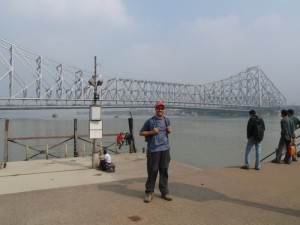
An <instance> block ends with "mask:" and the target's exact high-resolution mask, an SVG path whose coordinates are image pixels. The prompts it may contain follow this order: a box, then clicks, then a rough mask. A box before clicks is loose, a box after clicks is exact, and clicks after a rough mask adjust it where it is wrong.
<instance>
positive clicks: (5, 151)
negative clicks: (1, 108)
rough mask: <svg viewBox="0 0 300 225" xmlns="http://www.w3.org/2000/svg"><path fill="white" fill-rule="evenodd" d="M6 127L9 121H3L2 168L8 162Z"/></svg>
mask: <svg viewBox="0 0 300 225" xmlns="http://www.w3.org/2000/svg"><path fill="white" fill-rule="evenodd" d="M8 126H9V120H8V119H5V126H4V152H3V168H6V164H7V162H8Z"/></svg>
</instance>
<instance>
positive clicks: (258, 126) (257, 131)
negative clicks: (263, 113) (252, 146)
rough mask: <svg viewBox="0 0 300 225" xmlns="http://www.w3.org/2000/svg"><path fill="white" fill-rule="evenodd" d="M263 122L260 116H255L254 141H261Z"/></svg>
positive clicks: (263, 131) (263, 130)
mask: <svg viewBox="0 0 300 225" xmlns="http://www.w3.org/2000/svg"><path fill="white" fill-rule="evenodd" d="M264 133H265V123H264V121H263V119H262V118H260V117H256V118H254V121H253V138H254V141H255V142H257V143H258V142H261V141H262V140H263V139H264Z"/></svg>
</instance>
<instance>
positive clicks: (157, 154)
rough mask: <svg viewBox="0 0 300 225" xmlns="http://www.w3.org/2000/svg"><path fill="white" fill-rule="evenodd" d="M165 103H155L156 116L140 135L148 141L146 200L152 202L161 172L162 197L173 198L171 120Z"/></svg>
mask: <svg viewBox="0 0 300 225" xmlns="http://www.w3.org/2000/svg"><path fill="white" fill-rule="evenodd" d="M164 112H165V103H164V102H161V101H159V102H157V103H156V105H155V113H156V114H155V116H153V117H151V118H150V119H148V120H147V121H146V122H145V124H144V126H143V127H142V129H141V130H140V136H144V137H145V141H146V142H147V172H148V179H147V181H146V184H145V187H146V190H145V192H146V196H145V198H144V201H145V202H147V203H148V202H151V200H152V199H153V193H154V189H155V182H156V178H157V174H158V172H159V190H160V192H161V197H162V198H163V199H165V200H167V201H171V200H172V198H171V197H170V195H169V189H168V168H169V163H170V160H171V157H170V145H169V138H168V134H169V133H171V131H172V128H171V126H170V120H169V119H168V118H166V117H164Z"/></svg>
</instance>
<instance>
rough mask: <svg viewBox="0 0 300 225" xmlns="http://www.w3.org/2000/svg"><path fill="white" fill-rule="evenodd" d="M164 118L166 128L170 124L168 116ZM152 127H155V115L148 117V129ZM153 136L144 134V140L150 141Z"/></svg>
mask: <svg viewBox="0 0 300 225" xmlns="http://www.w3.org/2000/svg"><path fill="white" fill-rule="evenodd" d="M164 120H165V123H166V128H167V127H168V126H170V120H169V118H166V117H164ZM154 127H157V124H156V119H155V116H153V117H152V118H151V119H150V130H153V128H154ZM167 135H168V133H167ZM153 137H154V135H149V136H145V142H148V143H150V142H152V140H153Z"/></svg>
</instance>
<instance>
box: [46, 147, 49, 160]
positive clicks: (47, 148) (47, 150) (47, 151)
mask: <svg viewBox="0 0 300 225" xmlns="http://www.w3.org/2000/svg"><path fill="white" fill-rule="evenodd" d="M48 153H49V146H48V145H46V159H48V157H49V156H48Z"/></svg>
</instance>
